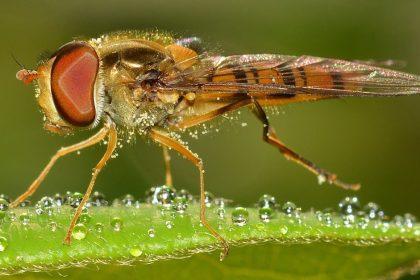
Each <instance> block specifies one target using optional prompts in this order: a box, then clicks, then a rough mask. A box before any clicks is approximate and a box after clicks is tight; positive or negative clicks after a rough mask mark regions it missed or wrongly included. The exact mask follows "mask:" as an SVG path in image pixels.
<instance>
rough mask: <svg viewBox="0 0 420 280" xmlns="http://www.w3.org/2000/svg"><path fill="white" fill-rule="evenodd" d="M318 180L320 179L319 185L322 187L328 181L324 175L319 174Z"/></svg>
mask: <svg viewBox="0 0 420 280" xmlns="http://www.w3.org/2000/svg"><path fill="white" fill-rule="evenodd" d="M317 178H318V185H322V184H324V183H325V181H327V178H325V176H324V175H322V174H319V175H318V177H317Z"/></svg>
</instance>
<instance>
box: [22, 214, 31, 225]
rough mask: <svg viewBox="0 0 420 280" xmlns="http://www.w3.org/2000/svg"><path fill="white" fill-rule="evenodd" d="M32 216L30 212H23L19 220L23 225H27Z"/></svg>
mask: <svg viewBox="0 0 420 280" xmlns="http://www.w3.org/2000/svg"><path fill="white" fill-rule="evenodd" d="M30 220H31V219H30V217H29V214H28V213H22V214H20V216H19V221H20V222H21V223H22V225H24V226H27V225H28V224H29V221H30Z"/></svg>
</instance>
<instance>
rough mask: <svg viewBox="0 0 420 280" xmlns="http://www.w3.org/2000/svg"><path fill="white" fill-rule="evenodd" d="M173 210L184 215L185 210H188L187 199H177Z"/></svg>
mask: <svg viewBox="0 0 420 280" xmlns="http://www.w3.org/2000/svg"><path fill="white" fill-rule="evenodd" d="M172 208H173V209H174V210H175V211H176V212H178V213H180V214H182V213H184V212H185V210H187V208H188V202H187V199H186V198H185V197H183V196H177V197H175V199H174V202H173V204H172Z"/></svg>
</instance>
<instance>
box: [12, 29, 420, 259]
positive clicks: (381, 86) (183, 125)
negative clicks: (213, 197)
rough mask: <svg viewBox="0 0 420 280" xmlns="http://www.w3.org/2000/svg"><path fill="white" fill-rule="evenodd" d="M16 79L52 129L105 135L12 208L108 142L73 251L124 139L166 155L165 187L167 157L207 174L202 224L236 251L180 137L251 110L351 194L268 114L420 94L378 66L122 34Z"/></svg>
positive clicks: (91, 42)
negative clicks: (133, 137)
mask: <svg viewBox="0 0 420 280" xmlns="http://www.w3.org/2000/svg"><path fill="white" fill-rule="evenodd" d="M17 78H18V79H19V80H22V81H23V82H24V83H26V84H28V83H31V82H33V81H34V82H36V92H37V94H36V98H37V101H38V103H39V105H40V107H41V110H42V112H43V113H44V115H45V124H44V125H45V128H46V129H47V130H49V131H51V132H54V133H62V134H69V133H73V132H76V131H78V130H80V129H90V130H93V129H96V128H98V127H100V128H99V131H98V132H97V133H96V134H94V135H93V136H91V137H90V138H88V139H86V140H85V141H82V142H80V143H77V144H74V145H71V146H69V147H63V148H61V149H59V150H58V151H57V152H56V154H55V155H54V156H53V157H52V158H51V160H50V161H49V163H48V164H47V165H46V167H45V168H44V169H43V170H42V172H41V174H40V175H39V176H38V177H37V178H36V179H35V181H34V182H33V183H32V184H31V185H30V186H29V188H28V189H27V190H26V192H24V193H23V194H22V195H21V196H19V197H18V198H17V199H16V200H15V201H14V202H13V203H12V204H11V206H12V207H13V206H17V205H19V203H21V202H23V201H24V200H25V199H26V198H27V197H28V196H30V195H32V194H33V193H34V192H35V191H36V190H37V189H38V187H39V186H40V184H41V182H42V181H43V180H44V178H45V177H46V175H47V174H48V172H49V171H50V170H51V168H52V167H53V165H54V164H55V162H56V161H57V160H58V159H59V158H61V157H63V156H65V155H67V154H70V153H73V152H76V151H78V150H81V149H84V148H87V147H89V146H92V145H95V144H97V143H99V142H101V141H102V140H107V142H106V143H107V148H106V151H105V153H104V155H103V157H102V158H101V160H100V161H99V162H98V164H97V165H96V166H95V168H94V169H93V173H92V178H91V180H90V182H89V185H88V187H87V190H86V193H85V194H84V196H83V199H82V201H81V203H80V205H79V206H78V208H77V210H76V213H75V215H74V217H73V219H72V221H71V223H70V226H69V229H68V231H67V234H66V236H65V239H64V242H65V243H66V244H69V243H70V241H71V233H72V230H73V228H74V226H75V224H76V221H77V220H78V218H79V216H80V214H81V212H82V209H83V207H84V205H85V204H86V202H87V201H88V199H89V196H90V194H91V192H92V189H93V186H94V184H95V180H96V178H97V176H98V174H99V172H100V171H101V170H102V168H103V167H104V166H105V164H106V163H107V162H108V160H109V159H110V158H111V156H112V154H113V152H114V151H115V149H116V146H117V141H118V138H119V137H121V134H122V133H124V131H127V130H131V131H136V132H137V133H138V134H141V135H144V136H145V137H148V138H150V139H152V140H153V141H155V142H157V143H158V144H160V145H161V146H162V147H163V152H164V160H165V166H166V184H167V185H168V186H172V176H171V172H170V165H169V160H170V158H169V154H168V149H173V150H175V151H177V152H178V153H180V154H181V155H183V156H184V157H185V158H186V159H188V160H189V161H191V162H192V163H193V164H194V165H195V166H196V167H197V169H198V171H199V174H200V202H201V204H200V205H201V211H200V219H201V222H202V224H203V225H204V226H205V227H206V228H207V230H208V231H209V232H210V233H211V234H212V235H213V236H214V237H215V238H217V239H218V240H219V242H220V243H221V245H222V247H223V253H222V254H224V255H226V254H227V252H228V248H229V246H228V243H227V242H226V241H225V239H224V238H223V237H222V236H221V235H219V234H218V233H217V232H216V231H215V230H214V229H213V227H212V226H211V225H210V224H209V223H208V222H207V220H206V213H205V211H206V207H205V204H204V200H205V195H204V190H205V188H204V166H203V162H202V160H201V159H200V157H199V156H198V155H197V154H195V153H193V152H192V151H190V150H189V148H188V147H187V146H186V145H185V144H183V142H182V141H181V140H180V139H177V138H176V137H173V134H172V132H174V131H184V130H187V129H188V128H190V127H193V126H196V125H198V124H201V123H203V122H207V121H210V120H212V119H214V118H216V117H218V116H220V115H223V114H226V113H229V112H232V111H234V110H237V109H239V108H242V107H249V108H250V109H251V110H252V111H253V112H254V113H255V115H256V117H257V118H258V119H259V120H260V121H261V122H262V124H263V139H264V141H266V142H268V143H269V144H271V145H273V146H274V147H276V148H278V149H279V150H280V152H281V153H282V154H283V155H284V156H285V157H286V158H287V159H289V160H292V161H294V162H296V163H298V164H300V165H302V166H303V167H305V168H306V169H308V170H309V171H311V172H312V173H314V174H315V175H316V176H318V179H319V180H320V181H326V182H328V183H330V184H334V185H336V186H339V187H341V188H344V189H353V190H356V189H358V188H359V187H360V186H359V185H358V184H347V183H344V182H342V181H340V180H339V179H338V178H337V176H336V175H335V174H334V173H331V172H328V171H326V170H324V169H321V168H319V167H318V166H316V165H315V164H314V163H312V162H311V161H309V160H307V159H305V158H304V157H302V156H300V155H299V154H297V153H296V152H295V151H293V150H292V149H290V148H289V147H287V146H286V145H285V144H284V143H283V142H282V141H281V140H280V139H279V138H278V137H277V135H276V133H275V131H274V129H273V128H272V127H271V126H270V123H269V121H268V118H267V116H266V113H265V110H264V107H266V106H281V105H284V104H288V103H293V102H304V101H315V100H322V99H331V98H341V97H350V96H397V95H410V94H416V93H420V77H418V76H415V75H410V74H406V73H402V72H397V71H393V70H388V69H383V68H379V67H375V66H372V63H363V62H349V61H343V60H336V59H325V58H319V57H312V56H299V57H297V56H288V55H272V54H257V55H232V56H214V55H211V54H209V53H207V52H205V51H203V50H202V48H201V46H200V40H199V39H197V38H195V37H193V38H185V39H175V38H173V37H172V36H171V35H169V34H166V33H159V32H149V33H148V32H145V33H142V32H135V31H131V32H120V33H113V34H108V35H103V36H101V37H99V38H96V39H88V40H74V41H72V42H70V43H67V44H65V45H64V46H62V47H61V48H59V49H58V51H57V52H55V53H54V54H53V55H52V56H51V57H50V58H49V59H47V60H45V61H42V62H41V63H40V64H39V66H38V68H37V70H26V69H22V70H20V71H18V73H17Z"/></svg>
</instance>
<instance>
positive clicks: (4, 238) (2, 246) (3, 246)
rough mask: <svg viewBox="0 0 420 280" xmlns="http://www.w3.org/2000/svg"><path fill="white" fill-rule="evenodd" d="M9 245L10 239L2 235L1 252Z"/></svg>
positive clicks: (0, 239)
mask: <svg viewBox="0 0 420 280" xmlns="http://www.w3.org/2000/svg"><path fill="white" fill-rule="evenodd" d="M8 246H9V241H8V240H7V238H6V237H4V236H0V252H4V251H5V250H6V248H7V247H8Z"/></svg>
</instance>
